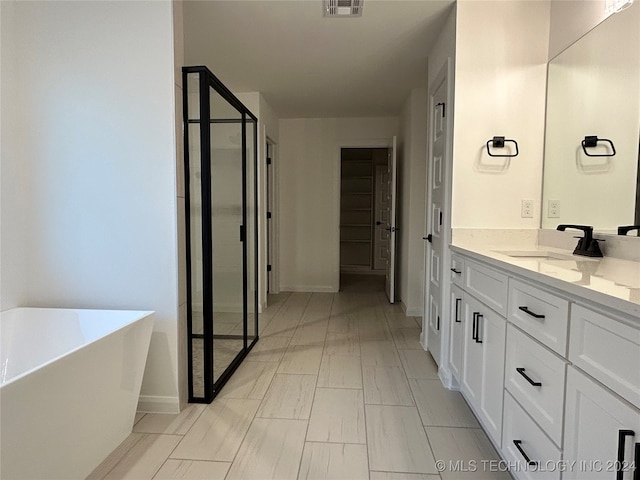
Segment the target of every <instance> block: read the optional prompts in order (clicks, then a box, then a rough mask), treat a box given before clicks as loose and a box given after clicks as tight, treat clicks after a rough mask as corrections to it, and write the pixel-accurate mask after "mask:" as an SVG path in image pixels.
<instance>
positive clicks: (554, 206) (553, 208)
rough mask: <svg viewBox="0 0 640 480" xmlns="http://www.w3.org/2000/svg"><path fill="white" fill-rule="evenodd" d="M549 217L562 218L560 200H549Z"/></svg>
mask: <svg viewBox="0 0 640 480" xmlns="http://www.w3.org/2000/svg"><path fill="white" fill-rule="evenodd" d="M547 217H548V218H560V200H549V205H548V208H547Z"/></svg>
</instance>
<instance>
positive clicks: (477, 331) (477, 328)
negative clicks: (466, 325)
mask: <svg viewBox="0 0 640 480" xmlns="http://www.w3.org/2000/svg"><path fill="white" fill-rule="evenodd" d="M477 318H478V320H477V322H476V343H482V340H480V335H482V334H481V333H480V319H481V318H482V319H484V316H483V315H482V314H481V313H478V317H477Z"/></svg>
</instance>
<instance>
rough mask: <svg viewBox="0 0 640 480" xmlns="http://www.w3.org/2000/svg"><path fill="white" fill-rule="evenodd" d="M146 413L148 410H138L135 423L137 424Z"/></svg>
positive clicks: (134, 419)
mask: <svg viewBox="0 0 640 480" xmlns="http://www.w3.org/2000/svg"><path fill="white" fill-rule="evenodd" d="M145 415H146V412H136V416H135V417H134V418H133V424H134V425H135V424H136V423H138V422H139V421H140V420H142V417H144V416H145Z"/></svg>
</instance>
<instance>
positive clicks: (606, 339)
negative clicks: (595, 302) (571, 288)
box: [569, 305, 640, 408]
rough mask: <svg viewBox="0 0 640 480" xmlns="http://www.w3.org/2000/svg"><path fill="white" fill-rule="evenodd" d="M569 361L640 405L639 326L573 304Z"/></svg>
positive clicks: (639, 406) (636, 404)
mask: <svg viewBox="0 0 640 480" xmlns="http://www.w3.org/2000/svg"><path fill="white" fill-rule="evenodd" d="M569 360H570V361H571V362H572V363H573V364H574V365H576V366H577V367H579V368H580V369H582V370H583V371H585V372H586V373H588V374H589V375H591V376H592V377H594V378H595V379H596V380H598V381H600V382H602V383H604V384H605V385H606V386H607V387H609V388H611V389H612V390H613V391H614V392H616V393H617V394H618V395H620V396H622V397H623V398H624V399H626V400H627V401H629V402H631V403H632V404H633V405H635V406H636V407H638V408H640V325H638V326H633V327H632V326H631V325H629V324H627V323H624V322H623V321H622V320H617V319H615V318H612V317H609V316H605V315H602V314H600V313H598V312H595V311H593V310H589V309H587V308H584V307H582V306H580V305H573V306H572V308H571V337H570V340H569Z"/></svg>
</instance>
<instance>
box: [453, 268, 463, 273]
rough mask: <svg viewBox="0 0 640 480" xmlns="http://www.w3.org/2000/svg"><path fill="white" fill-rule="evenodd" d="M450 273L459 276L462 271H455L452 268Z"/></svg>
mask: <svg viewBox="0 0 640 480" xmlns="http://www.w3.org/2000/svg"><path fill="white" fill-rule="evenodd" d="M451 271H452V272H453V273H455V274H456V275H460V274H461V273H462V270H456V269H455V268H452V269H451Z"/></svg>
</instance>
